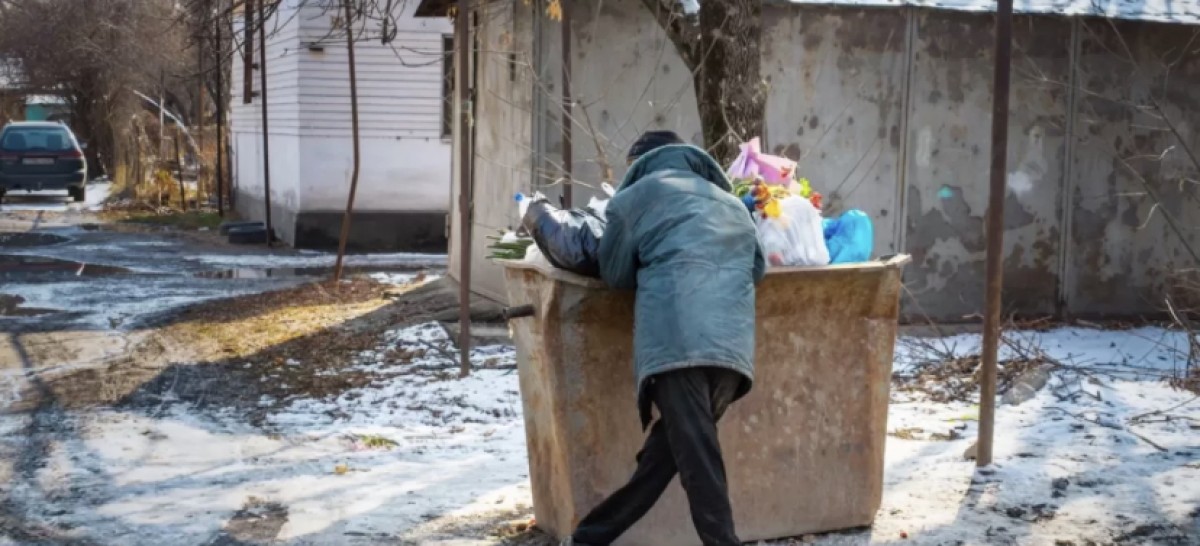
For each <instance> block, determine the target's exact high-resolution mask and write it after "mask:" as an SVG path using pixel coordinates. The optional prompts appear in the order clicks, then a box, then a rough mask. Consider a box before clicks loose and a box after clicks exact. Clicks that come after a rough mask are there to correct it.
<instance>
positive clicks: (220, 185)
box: [213, 8, 225, 218]
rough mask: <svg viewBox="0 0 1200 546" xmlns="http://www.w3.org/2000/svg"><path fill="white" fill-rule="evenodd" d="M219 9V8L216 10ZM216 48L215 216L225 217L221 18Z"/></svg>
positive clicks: (223, 79) (217, 31) (223, 78)
mask: <svg viewBox="0 0 1200 546" xmlns="http://www.w3.org/2000/svg"><path fill="white" fill-rule="evenodd" d="M218 9H219V8H218ZM216 25H217V29H216V32H215V36H216V42H217V43H216V47H214V48H213V52H214V53H215V54H214V55H213V57H215V58H216V63H215V64H216V71H217V96H216V99H217V216H220V217H222V218H224V217H225V154H224V150H223V149H222V148H224V147H225V130H224V129H225V65H224V64H223V63H222V62H221V52H222V51H223V44H222V43H221V17H220V16H218V17H217V19H216Z"/></svg>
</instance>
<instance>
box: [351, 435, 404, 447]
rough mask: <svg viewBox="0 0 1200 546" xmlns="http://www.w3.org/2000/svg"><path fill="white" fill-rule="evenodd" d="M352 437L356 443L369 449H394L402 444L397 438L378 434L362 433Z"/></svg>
mask: <svg viewBox="0 0 1200 546" xmlns="http://www.w3.org/2000/svg"><path fill="white" fill-rule="evenodd" d="M350 439H351V440H352V441H353V442H354V443H355V444H358V445H360V446H362V447H364V448H367V449H392V448H393V447H396V446H398V445H400V444H397V443H396V441H395V440H391V439H389V438H385V437H383V436H380V435H378V434H361V435H352V436H350Z"/></svg>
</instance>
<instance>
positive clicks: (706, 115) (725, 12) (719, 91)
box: [693, 0, 767, 165]
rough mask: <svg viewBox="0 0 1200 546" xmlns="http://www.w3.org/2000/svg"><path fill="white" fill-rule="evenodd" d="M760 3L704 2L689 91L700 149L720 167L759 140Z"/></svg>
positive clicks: (762, 106)
mask: <svg viewBox="0 0 1200 546" xmlns="http://www.w3.org/2000/svg"><path fill="white" fill-rule="evenodd" d="M761 43H762V1H761V0H705V1H704V2H702V3H701V8H700V44H699V48H698V52H697V53H698V57H699V58H698V59H697V61H698V63H699V66H698V67H697V70H696V72H695V77H694V81H693V86H694V88H695V91H696V104H697V105H698V106H699V110H700V125H701V128H702V130H703V133H704V145H705V147H706V148H708V150H709V152H710V153H712V155H713V157H715V158H716V159H717V161H719V162H720V163H721V164H722V165H727V164H729V163H730V162H732V161H733V159H734V158H735V157H737V154H738V151H739V149H738V145H739V144H741V143H742V142H743V141H746V140H749V139H751V138H754V137H756V136H761V135H762V130H763V122H764V118H765V117H766V104H767V101H766V85H765V84H764V82H763V80H762V77H761V75H760V65H761Z"/></svg>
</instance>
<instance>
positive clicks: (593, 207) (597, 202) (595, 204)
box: [587, 197, 608, 222]
mask: <svg viewBox="0 0 1200 546" xmlns="http://www.w3.org/2000/svg"><path fill="white" fill-rule="evenodd" d="M587 210H588V211H590V212H591V213H592V214H595V215H596V217H597V218H599V219H601V220H604V221H605V222H607V221H608V216H607V215H606V214H605V211H607V210H608V199H599V198H596V197H593V198H591V199H589V200H588V204H587Z"/></svg>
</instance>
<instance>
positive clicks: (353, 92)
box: [333, 0, 360, 281]
mask: <svg viewBox="0 0 1200 546" xmlns="http://www.w3.org/2000/svg"><path fill="white" fill-rule="evenodd" d="M342 7H343V8H344V9H345V10H346V54H347V55H348V57H349V61H350V133H351V138H353V139H354V170H352V171H351V174H350V196H349V197H347V198H346V213H345V214H343V215H342V235H341V237H340V238H339V239H338V255H337V264H336V265H334V267H333V280H335V281H340V280H342V264H343V260H344V259H345V257H346V242H347V241H348V240H349V239H350V217H351V215H352V214H353V212H354V195H355V194H356V193H358V166H359V157H360V156H359V153H360V152H359V147H358V75H357V74H356V73H355V66H354V13H353V11H352V10H351V8H350V0H342Z"/></svg>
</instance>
